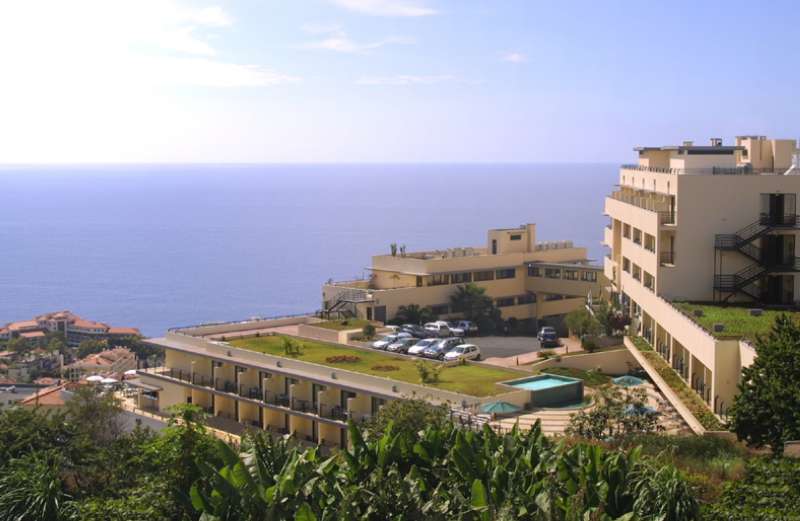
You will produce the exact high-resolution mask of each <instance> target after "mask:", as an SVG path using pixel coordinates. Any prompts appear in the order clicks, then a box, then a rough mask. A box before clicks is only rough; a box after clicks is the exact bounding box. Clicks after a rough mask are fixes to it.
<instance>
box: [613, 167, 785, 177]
mask: <svg viewBox="0 0 800 521" xmlns="http://www.w3.org/2000/svg"><path fill="white" fill-rule="evenodd" d="M621 168H622V169H623V170H633V171H636V172H647V173H652V174H671V175H769V174H783V173H784V172H786V170H788V169H789V167H788V166H787V167H785V168H774V167H773V168H753V167H751V166H749V165H743V166H735V167H723V166H713V167H710V168H670V167H659V166H642V165H622V167H621Z"/></svg>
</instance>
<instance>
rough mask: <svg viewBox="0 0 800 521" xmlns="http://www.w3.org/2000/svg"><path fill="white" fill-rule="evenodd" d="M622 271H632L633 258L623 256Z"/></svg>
mask: <svg viewBox="0 0 800 521" xmlns="http://www.w3.org/2000/svg"><path fill="white" fill-rule="evenodd" d="M622 271H624V272H625V273H630V272H631V260H630V259H629V258H628V257H622Z"/></svg>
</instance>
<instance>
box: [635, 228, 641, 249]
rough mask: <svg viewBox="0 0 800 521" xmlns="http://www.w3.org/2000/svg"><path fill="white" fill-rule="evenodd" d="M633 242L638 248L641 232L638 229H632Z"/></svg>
mask: <svg viewBox="0 0 800 521" xmlns="http://www.w3.org/2000/svg"><path fill="white" fill-rule="evenodd" d="M633 242H634V243H636V244H638V245H639V246H641V245H642V230H640V229H639V228H634V229H633Z"/></svg>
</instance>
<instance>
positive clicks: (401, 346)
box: [386, 338, 417, 353]
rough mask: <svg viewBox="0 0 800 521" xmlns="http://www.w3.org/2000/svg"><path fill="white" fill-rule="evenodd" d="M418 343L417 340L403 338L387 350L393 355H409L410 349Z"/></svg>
mask: <svg viewBox="0 0 800 521" xmlns="http://www.w3.org/2000/svg"><path fill="white" fill-rule="evenodd" d="M416 343H417V339H416V338H401V339H399V340H397V342H395V343H393V344H389V345H388V346H386V350H387V351H392V352H393V353H408V350H409V348H410V347H411V346H413V345H414V344H416Z"/></svg>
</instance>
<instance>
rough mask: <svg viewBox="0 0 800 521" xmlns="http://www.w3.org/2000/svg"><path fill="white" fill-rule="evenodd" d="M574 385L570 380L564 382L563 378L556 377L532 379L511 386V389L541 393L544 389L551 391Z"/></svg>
mask: <svg viewBox="0 0 800 521" xmlns="http://www.w3.org/2000/svg"><path fill="white" fill-rule="evenodd" d="M571 383H573V382H572V381H569V380H562V379H561V378H556V377H555V376H542V377H535V378H531V379H530V380H525V381H523V382H519V383H515V384H511V387H516V388H518V389H525V390H527V391H541V390H542V389H550V388H551V387H561V386H562V385H568V384H571Z"/></svg>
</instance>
